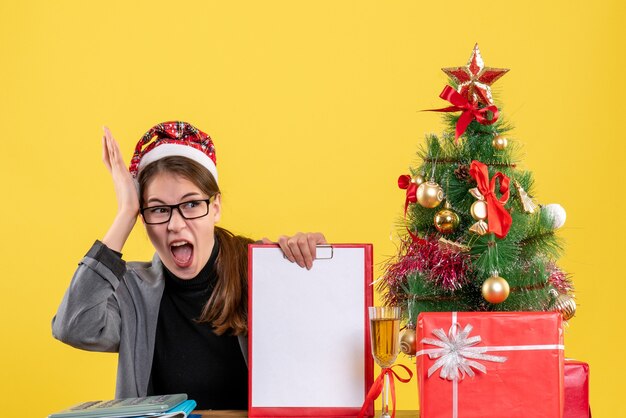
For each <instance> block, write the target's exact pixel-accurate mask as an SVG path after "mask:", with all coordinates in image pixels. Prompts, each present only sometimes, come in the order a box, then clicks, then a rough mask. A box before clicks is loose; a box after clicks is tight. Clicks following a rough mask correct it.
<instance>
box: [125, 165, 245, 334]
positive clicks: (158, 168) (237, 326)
mask: <svg viewBox="0 0 626 418" xmlns="http://www.w3.org/2000/svg"><path fill="white" fill-rule="evenodd" d="M159 173H169V174H174V175H179V176H181V177H183V178H185V179H187V180H189V181H190V182H192V183H193V184H195V185H196V186H197V187H198V188H199V189H200V190H201V191H202V192H203V193H205V194H206V195H207V196H209V197H212V196H215V195H217V194H219V193H220V189H219V186H218V185H217V182H216V181H215V178H214V177H213V176H212V175H211V173H209V170H207V169H206V168H205V167H204V166H202V165H201V164H199V163H197V162H195V161H193V160H191V159H189V158H185V157H180V156H170V157H164V158H161V159H159V160H156V161H154V162H152V163H150V164H148V165H147V166H146V167H145V168H144V169H142V170H141V172H140V173H139V176H138V177H137V180H138V182H139V205H140V206H141V207H143V204H144V198H143V192H144V191H145V189H146V187H147V185H148V182H149V181H150V179H152V178H153V177H154V176H155V175H157V174H159ZM215 237H216V239H217V241H218V242H219V253H218V255H217V262H216V269H217V277H218V280H217V284H216V285H215V288H214V289H213V292H212V294H211V297H210V298H209V300H208V301H207V303H206V304H205V305H204V308H203V309H202V314H201V315H200V318H199V322H208V323H210V324H211V325H212V326H213V328H214V331H215V333H216V334H218V335H221V334H223V333H225V332H226V331H231V332H232V334H234V335H245V334H247V332H248V318H247V307H248V244H250V243H252V242H253V241H252V240H251V239H249V238H246V237H242V236H236V235H234V234H233V233H232V232H230V231H228V230H226V229H224V228H220V227H218V226H216V227H215Z"/></svg>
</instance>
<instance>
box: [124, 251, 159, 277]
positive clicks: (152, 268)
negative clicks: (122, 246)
mask: <svg viewBox="0 0 626 418" xmlns="http://www.w3.org/2000/svg"><path fill="white" fill-rule="evenodd" d="M126 267H127V271H128V273H130V275H131V276H133V277H134V278H135V279H138V280H140V281H141V282H144V283H149V284H159V283H161V282H163V263H162V262H161V259H160V258H159V256H158V255H157V254H156V253H155V254H154V257H152V260H150V261H129V262H127V263H126Z"/></svg>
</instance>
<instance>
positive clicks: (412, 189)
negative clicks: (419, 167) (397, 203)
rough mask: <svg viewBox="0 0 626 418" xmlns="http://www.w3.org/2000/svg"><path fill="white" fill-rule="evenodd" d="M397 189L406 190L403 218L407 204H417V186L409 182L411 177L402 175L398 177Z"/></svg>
mask: <svg viewBox="0 0 626 418" xmlns="http://www.w3.org/2000/svg"><path fill="white" fill-rule="evenodd" d="M398 187H399V188H401V189H406V200H405V201H404V216H406V209H407V208H408V207H409V203H415V202H417V194H416V193H417V184H415V183H414V182H412V181H411V176H409V175H408V174H404V175H402V176H400V177H398Z"/></svg>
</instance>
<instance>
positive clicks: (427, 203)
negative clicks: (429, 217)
mask: <svg viewBox="0 0 626 418" xmlns="http://www.w3.org/2000/svg"><path fill="white" fill-rule="evenodd" d="M415 195H416V197H417V202H418V203H419V204H420V205H422V206H423V207H425V208H429V209H432V208H436V207H437V206H439V204H440V203H441V202H442V201H443V189H442V188H441V186H440V185H438V184H437V183H435V182H434V181H427V182H424V183H422V184H420V186H419V187H418V188H417V191H416V193H415Z"/></svg>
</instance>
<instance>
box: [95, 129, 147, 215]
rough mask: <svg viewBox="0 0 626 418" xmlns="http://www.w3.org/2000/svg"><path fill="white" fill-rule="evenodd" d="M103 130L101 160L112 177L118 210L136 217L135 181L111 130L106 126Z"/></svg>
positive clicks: (137, 197) (136, 197)
mask: <svg viewBox="0 0 626 418" xmlns="http://www.w3.org/2000/svg"><path fill="white" fill-rule="evenodd" d="M103 130H104V135H103V136H102V161H104V165H105V166H106V168H107V170H109V173H111V177H113V186H114V187H115V195H116V196H117V209H118V212H124V213H126V214H127V215H130V216H134V217H137V215H138V214H139V196H138V195H137V188H136V186H135V181H134V180H133V177H132V176H131V175H130V172H129V171H128V168H127V167H126V164H124V159H123V158H122V154H121V152H120V147H119V145H117V142H116V141H115V138H113V135H112V134H111V131H110V130H109V128H107V127H106V126H105V127H104V128H103Z"/></svg>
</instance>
